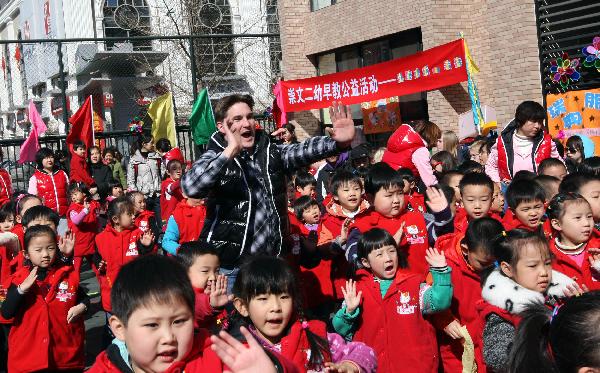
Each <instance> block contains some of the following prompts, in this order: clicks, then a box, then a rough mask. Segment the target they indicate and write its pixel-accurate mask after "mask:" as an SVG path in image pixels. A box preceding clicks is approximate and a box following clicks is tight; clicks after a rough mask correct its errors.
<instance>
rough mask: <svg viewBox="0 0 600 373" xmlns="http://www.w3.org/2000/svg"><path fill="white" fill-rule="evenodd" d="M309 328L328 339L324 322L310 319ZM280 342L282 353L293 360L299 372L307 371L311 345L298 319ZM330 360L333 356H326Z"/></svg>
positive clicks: (326, 359) (326, 360)
mask: <svg viewBox="0 0 600 373" xmlns="http://www.w3.org/2000/svg"><path fill="white" fill-rule="evenodd" d="M308 328H309V329H310V331H311V332H313V333H315V334H316V335H318V336H319V337H321V338H323V339H324V340H325V341H327V326H326V325H325V323H324V322H322V321H318V320H312V321H309V322H308ZM280 343H281V355H282V356H283V357H284V358H286V359H288V360H290V361H292V362H293V363H294V365H295V366H296V368H297V369H298V372H307V371H308V369H307V364H308V358H309V355H308V354H307V351H310V345H309V343H308V339H307V338H306V333H305V332H304V329H302V324H301V323H300V321H296V322H294V323H293V324H292V325H291V327H290V330H289V332H288V334H287V335H286V336H285V337H283V338H281V342H280ZM330 361H331V357H330V356H325V362H330Z"/></svg>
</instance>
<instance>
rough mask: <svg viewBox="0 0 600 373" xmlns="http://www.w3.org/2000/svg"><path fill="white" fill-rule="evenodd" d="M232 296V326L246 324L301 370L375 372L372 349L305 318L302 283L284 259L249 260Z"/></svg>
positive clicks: (263, 341) (264, 343)
mask: <svg viewBox="0 0 600 373" xmlns="http://www.w3.org/2000/svg"><path fill="white" fill-rule="evenodd" d="M233 296H234V300H233V305H234V306H235V309H236V311H237V315H236V317H235V318H232V320H231V321H232V322H230V323H229V328H231V329H233V327H234V326H236V323H235V322H236V321H239V322H241V323H242V324H244V325H248V327H249V329H250V331H252V332H253V334H254V335H255V336H256V337H257V339H258V341H259V342H260V343H261V344H262V345H263V346H264V347H265V348H266V349H269V350H270V351H273V352H280V353H281V355H283V356H284V357H285V358H287V359H289V360H291V361H292V362H293V363H294V365H295V366H296V368H297V369H298V371H299V372H323V371H333V372H348V373H350V372H353V373H358V372H365V373H370V372H375V371H376V369H377V367H376V359H375V354H374V352H373V350H372V349H371V348H370V347H368V346H366V345H365V344H363V343H360V342H346V341H344V339H343V338H342V337H341V336H340V335H339V334H336V333H328V332H327V329H326V325H325V323H324V322H322V321H318V320H315V321H312V320H311V321H309V320H306V319H304V318H303V315H304V313H303V310H302V307H301V302H299V301H298V297H299V289H298V281H297V279H296V276H294V271H293V270H292V268H291V267H290V266H289V265H288V264H287V263H286V262H285V261H283V260H281V259H279V258H274V257H266V256H262V257H260V256H258V257H254V258H252V259H251V260H248V261H247V262H246V263H244V264H243V265H242V266H241V267H240V271H239V273H238V277H237V279H236V282H235V285H234V287H233ZM240 316H241V317H240ZM240 318H241V320H240ZM326 368H329V369H326Z"/></svg>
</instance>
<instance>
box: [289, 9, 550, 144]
mask: <svg viewBox="0 0 600 373" xmlns="http://www.w3.org/2000/svg"><path fill="white" fill-rule="evenodd" d="M319 2H320V3H322V2H323V1H322V0H321V1H319V0H279V6H280V7H279V17H280V27H281V43H282V50H283V67H282V73H283V76H284V78H285V79H288V80H289V79H300V78H306V77H311V76H315V75H317V74H318V73H319V71H321V72H322V70H328V69H327V68H325V69H324V65H327V62H328V61H327V58H322V57H327V55H325V56H324V54H326V53H327V52H330V51H336V50H340V49H343V48H344V47H347V46H350V45H355V44H358V45H360V44H361V43H364V42H365V41H371V40H377V39H381V38H384V39H385V38H387V37H389V36H390V35H396V37H397V38H398V37H399V38H402V37H403V36H402V35H403V34H402V33H401V32H403V31H405V30H413V31H416V32H419V33H420V38H421V40H420V48H421V50H426V49H429V48H432V47H434V46H436V45H440V44H444V43H447V42H449V41H452V40H455V39H457V38H458V37H459V33H460V32H463V34H464V36H465V38H466V40H467V42H468V44H469V48H470V50H471V53H472V55H473V58H474V60H475V61H476V63H477V64H478V66H479V68H480V70H481V72H480V73H479V74H478V75H476V77H475V79H476V83H477V86H478V89H479V94H480V98H481V102H482V103H483V104H487V105H489V106H492V107H494V108H495V109H496V114H497V119H498V124H499V125H500V126H503V125H504V124H505V123H507V122H508V121H509V120H510V119H512V116H513V115H514V110H515V108H516V106H517V105H518V104H519V103H520V102H521V101H524V100H535V101H538V102H540V103H541V102H542V91H541V83H540V62H539V61H540V60H539V51H538V43H537V40H538V39H537V32H536V18H535V5H534V0H504V1H490V0H445V1H440V0H420V1H402V0H377V1H367V0H337V2H334V3H335V4H333V5H329V4H328V5H329V6H326V7H322V8H320V9H318V10H314V11H313V10H312V9H314V8H316V7H320V6H318V3H319ZM315 4H317V6H315ZM398 33H400V34H398ZM412 53H414V52H412ZM406 54H410V53H406ZM396 57H397V56H394V57H393V58H396ZM335 63H336V60H333V61H329V64H330V65H332V68H335ZM338 70H339V67H338ZM331 72H335V69H334V70H333V71H325V73H331ZM322 73H323V72H322ZM426 100H427V103H426V109H425V110H426V112H427V113H428V115H429V119H430V120H432V121H433V122H435V123H437V124H438V125H439V126H440V127H441V128H442V129H444V130H445V129H452V130H456V129H457V123H458V115H459V114H461V113H463V112H465V111H467V110H469V109H470V101H469V96H468V92H467V87H466V82H465V83H462V84H458V85H454V86H450V87H446V88H444V89H440V90H436V91H431V92H428V93H427V94H426ZM292 120H293V121H295V122H296V123H297V124H298V125H299V126H300V127H302V129H303V130H305V131H306V132H307V133H308V134H314V133H316V132H318V131H319V121H320V120H323V121H325V122H327V121H328V118H327V117H326V114H325V115H323V113H322V112H320V111H319V110H314V111H312V112H302V113H294V114H293V115H292ZM302 132H303V131H302V130H300V134H299V135H300V136H301V135H302Z"/></svg>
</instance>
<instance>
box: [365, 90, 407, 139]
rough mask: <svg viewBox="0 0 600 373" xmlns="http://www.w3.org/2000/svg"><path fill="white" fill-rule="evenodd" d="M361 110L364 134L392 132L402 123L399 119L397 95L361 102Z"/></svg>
mask: <svg viewBox="0 0 600 373" xmlns="http://www.w3.org/2000/svg"><path fill="white" fill-rule="evenodd" d="M361 110H362V115H363V131H364V133H365V135H369V134H374V133H382V132H393V131H395V130H396V128H398V127H399V126H400V124H402V122H401V120H400V104H399V103H398V98H397V97H392V98H387V99H385V98H384V99H382V100H378V101H370V102H363V103H362V104H361Z"/></svg>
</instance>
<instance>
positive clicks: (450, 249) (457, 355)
mask: <svg viewBox="0 0 600 373" xmlns="http://www.w3.org/2000/svg"><path fill="white" fill-rule="evenodd" d="M463 237H464V234H459V233H449V234H446V235H443V236H441V237H439V238H438V240H437V242H436V243H435V247H436V248H437V249H438V250H440V251H443V252H444V254H445V255H446V260H447V262H448V265H449V266H450V268H452V286H453V293H452V304H451V306H450V310H449V311H450V312H442V313H440V314H436V315H434V316H433V318H434V319H435V323H436V325H439V326H440V329H441V328H443V327H445V326H446V325H447V324H448V323H449V322H450V321H452V320H453V319H456V320H458V322H459V323H460V324H461V325H465V326H466V327H467V330H468V331H469V335H470V336H471V339H472V340H473V344H474V345H475V360H476V362H477V366H478V367H479V368H480V369H479V372H485V370H482V367H484V363H483V350H482V348H483V347H482V339H481V338H482V332H483V330H482V329H481V325H480V323H479V314H478V313H477V311H476V310H475V308H474V307H473V305H474V304H475V303H476V302H478V301H480V300H481V277H480V276H479V274H478V273H476V272H475V271H474V270H473V269H471V268H470V266H469V265H468V264H467V262H466V261H465V259H464V257H463V255H462V250H461V247H460V242H461V240H462V239H463ZM450 314H451V315H450ZM448 316H450V317H448ZM438 341H439V343H440V355H441V357H442V363H443V365H444V372H457V373H460V372H462V369H463V366H462V354H463V350H464V349H463V346H462V342H461V341H460V340H455V339H452V338H450V337H449V336H448V335H447V334H446V333H444V332H439V333H438Z"/></svg>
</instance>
